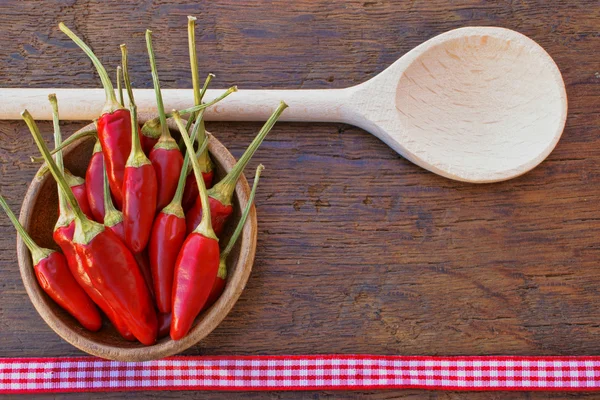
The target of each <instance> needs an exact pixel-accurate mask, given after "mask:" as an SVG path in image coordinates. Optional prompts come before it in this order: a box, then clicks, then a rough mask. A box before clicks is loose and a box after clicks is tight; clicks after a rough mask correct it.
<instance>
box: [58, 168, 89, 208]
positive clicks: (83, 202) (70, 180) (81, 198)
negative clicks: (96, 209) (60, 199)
mask: <svg viewBox="0 0 600 400" xmlns="http://www.w3.org/2000/svg"><path fill="white" fill-rule="evenodd" d="M64 177H65V180H66V181H67V184H68V185H69V186H70V187H71V190H72V191H73V194H74V195H75V198H76V199H77V204H79V207H80V208H81V211H83V213H84V214H85V216H86V217H88V218H90V219H94V215H93V214H92V210H91V209H90V203H89V202H88V198H87V185H86V184H85V179H83V178H80V177H78V176H75V175H73V174H72V173H71V172H69V170H67V169H65V175H64Z"/></svg>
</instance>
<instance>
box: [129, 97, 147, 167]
mask: <svg viewBox="0 0 600 400" xmlns="http://www.w3.org/2000/svg"><path fill="white" fill-rule="evenodd" d="M129 111H130V113H131V153H129V158H128V159H127V163H126V164H125V166H126V167H136V168H137V167H141V166H142V165H147V164H150V160H149V159H148V157H146V154H145V153H144V150H142V145H141V143H140V135H139V127H138V123H137V106H136V105H135V104H130V105H129Z"/></svg>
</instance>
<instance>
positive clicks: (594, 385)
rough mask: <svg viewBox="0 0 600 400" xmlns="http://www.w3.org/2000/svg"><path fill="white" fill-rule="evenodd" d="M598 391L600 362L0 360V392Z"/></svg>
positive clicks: (404, 358) (517, 359) (553, 359)
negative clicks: (417, 389) (419, 389)
mask: <svg viewBox="0 0 600 400" xmlns="http://www.w3.org/2000/svg"><path fill="white" fill-rule="evenodd" d="M399 388H421V389H444V390H600V357H497V356H491V357H413V356H408V357H407V356H375V355H319V356H247V357H244V356H240V357H235V356H234V357H171V358H167V359H164V360H159V361H149V362H117V361H106V360H102V359H99V358H92V357H74V358H5V359H0V393H42V392H82V391H85V392H87V391H126V390H202V389H204V390H324V389H326V390H332V389H333V390H352V389H399Z"/></svg>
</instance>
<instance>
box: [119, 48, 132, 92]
mask: <svg viewBox="0 0 600 400" xmlns="http://www.w3.org/2000/svg"><path fill="white" fill-rule="evenodd" d="M121 63H122V65H123V82H125V88H126V89H127V96H129V104H135V100H134V98H133V89H132V88H131V80H129V67H128V66H127V65H128V64H127V46H126V45H125V44H122V45H121Z"/></svg>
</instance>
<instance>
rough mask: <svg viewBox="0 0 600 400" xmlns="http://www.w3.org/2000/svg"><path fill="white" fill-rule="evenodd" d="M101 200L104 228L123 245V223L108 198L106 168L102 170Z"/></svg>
mask: <svg viewBox="0 0 600 400" xmlns="http://www.w3.org/2000/svg"><path fill="white" fill-rule="evenodd" d="M102 183H103V185H102V199H103V201H104V210H106V213H105V214H104V226H105V227H107V228H108V229H110V230H111V231H113V233H114V234H115V235H117V236H118V237H119V239H121V241H122V242H123V243H125V226H124V223H123V219H124V218H123V213H122V212H121V211H119V210H117V209H116V208H115V205H114V204H113V202H112V198H111V197H110V187H109V184H108V174H107V173H106V167H104V168H102Z"/></svg>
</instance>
